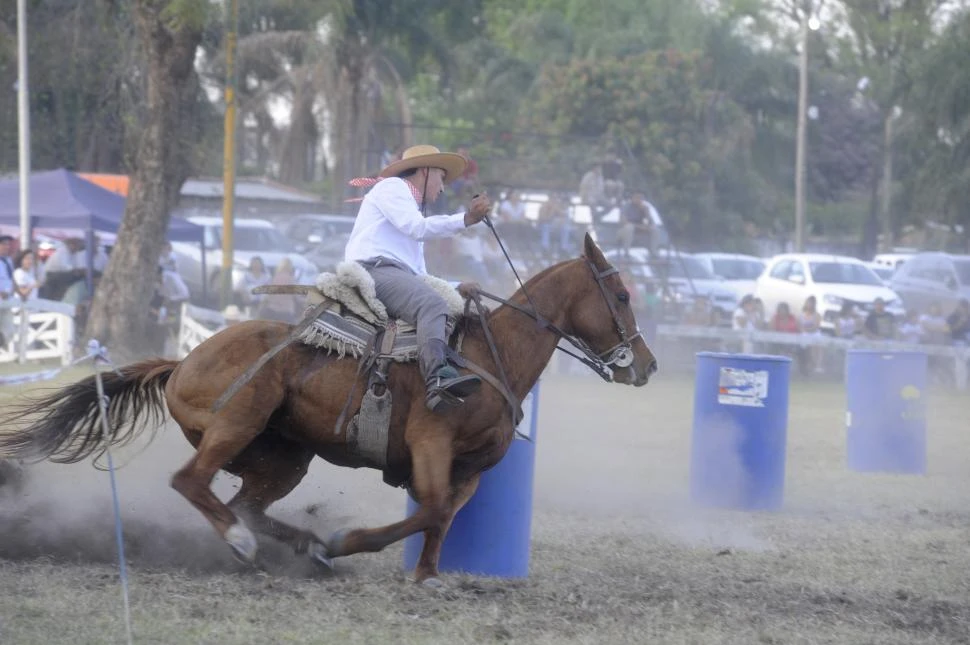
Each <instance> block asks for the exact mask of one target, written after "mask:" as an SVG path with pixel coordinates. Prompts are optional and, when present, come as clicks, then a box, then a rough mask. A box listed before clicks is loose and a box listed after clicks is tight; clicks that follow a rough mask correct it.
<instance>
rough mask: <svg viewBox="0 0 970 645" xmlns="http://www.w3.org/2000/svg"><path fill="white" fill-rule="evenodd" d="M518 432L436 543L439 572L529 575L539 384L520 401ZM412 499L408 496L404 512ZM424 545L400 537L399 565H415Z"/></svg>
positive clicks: (419, 536) (417, 537)
mask: <svg viewBox="0 0 970 645" xmlns="http://www.w3.org/2000/svg"><path fill="white" fill-rule="evenodd" d="M522 412H523V418H522V421H521V422H520V423H519V432H520V433H522V434H524V435H526V436H528V437H529V438H530V439H531V441H528V440H526V439H522V438H520V437H516V438H515V439H514V440H513V441H512V445H511V446H509V450H508V452H507V453H505V456H504V457H503V458H502V461H500V462H499V463H498V464H496V465H495V467H494V468H492V469H490V470H487V471H486V472H484V473H482V478H481V480H480V482H479V485H478V490H477V491H476V492H475V495H474V496H472V498H471V499H470V500H468V503H467V504H465V506H464V507H463V508H462V509H461V510H460V511H459V512H458V514H457V515H456V516H455V521H454V522H453V523H452V525H451V529H450V530H449V531H448V535H447V536H446V537H445V542H444V544H443V545H442V547H441V559H440V560H439V562H438V569H439V571H442V572H446V571H454V572H464V573H472V574H477V575H485V576H496V577H502V578H524V577H526V576H528V575H529V540H530V537H531V533H532V482H533V478H534V474H535V458H536V449H535V440H536V431H537V424H538V420H539V384H538V383H536V385H535V387H534V388H533V389H532V391H531V392H530V393H529V395H528V396H527V397H526V398H525V400H524V401H523V402H522ZM417 508H418V505H417V503H416V502H415V501H414V500H413V499H411V498H410V496H409V497H408V505H407V514H408V515H411V514H413V513H414V512H415V511H416V510H417ZM423 546H424V533H416V534H414V535H411V536H410V537H408V538H407V539H405V540H404V568H405V569H406V570H408V571H411V570H413V569H414V567H415V566H416V565H417V563H418V557H419V556H420V555H421V548H422V547H423Z"/></svg>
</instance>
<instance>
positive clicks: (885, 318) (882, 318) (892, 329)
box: [863, 298, 896, 340]
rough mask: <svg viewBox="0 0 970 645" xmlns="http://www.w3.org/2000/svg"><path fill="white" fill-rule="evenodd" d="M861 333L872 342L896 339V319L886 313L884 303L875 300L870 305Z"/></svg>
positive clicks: (878, 299) (877, 299) (880, 300)
mask: <svg viewBox="0 0 970 645" xmlns="http://www.w3.org/2000/svg"><path fill="white" fill-rule="evenodd" d="M863 331H864V332H865V334H866V337H867V338H871V339H873V340H890V339H892V338H895V337H896V319H895V318H893V315H892V314H891V313H889V312H888V311H886V301H885V300H883V299H882V298H876V299H875V301H874V302H873V303H872V311H870V312H869V315H868V316H866V322H865V325H863Z"/></svg>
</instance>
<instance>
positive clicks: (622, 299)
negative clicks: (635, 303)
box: [616, 291, 630, 304]
mask: <svg viewBox="0 0 970 645" xmlns="http://www.w3.org/2000/svg"><path fill="white" fill-rule="evenodd" d="M616 299H617V300H619V301H620V302H622V303H623V304H626V303H628V302H630V294H628V293H627V292H626V291H621V292H620V293H618V294H616Z"/></svg>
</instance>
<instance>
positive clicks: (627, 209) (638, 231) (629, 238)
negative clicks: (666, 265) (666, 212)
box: [616, 190, 656, 256]
mask: <svg viewBox="0 0 970 645" xmlns="http://www.w3.org/2000/svg"><path fill="white" fill-rule="evenodd" d="M653 232H654V231H653V219H651V217H650V207H649V206H647V201H646V198H645V196H644V194H643V191H642V190H638V191H634V193H633V194H632V195H631V196H630V201H628V202H627V203H625V204H624V205H623V207H622V208H621V209H620V227H619V229H618V230H617V233H616V241H617V245H618V246H619V249H620V255H621V256H627V255H629V254H630V247H631V246H633V245H634V243H636V244H637V245H645V246H646V247H647V249H648V250H649V251H650V255H651V256H653V255H655V254H656V247H655V245H654V234H653Z"/></svg>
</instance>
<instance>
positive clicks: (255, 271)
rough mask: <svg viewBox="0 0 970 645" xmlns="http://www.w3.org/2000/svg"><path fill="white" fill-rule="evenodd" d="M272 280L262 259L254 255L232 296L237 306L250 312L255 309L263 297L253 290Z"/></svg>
mask: <svg viewBox="0 0 970 645" xmlns="http://www.w3.org/2000/svg"><path fill="white" fill-rule="evenodd" d="M272 279H273V276H271V275H270V274H269V271H267V270H266V265H265V264H264V263H263V258H261V257H259V256H258V255H254V256H253V257H252V258H250V260H249V268H248V269H246V273H244V274H243V277H242V280H241V281H240V283H239V287H238V289H237V291H236V293H235V294H234V299H235V300H237V301H238V302H237V304H241V305H242V306H244V307H248V308H249V310H250V311H253V310H254V309H256V308H257V307H258V306H259V303H260V302H262V300H263V296H261V295H258V294H254V293H253V289H255V288H256V287H261V286H263V285H264V284H269V283H270V281H271V280H272Z"/></svg>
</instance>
